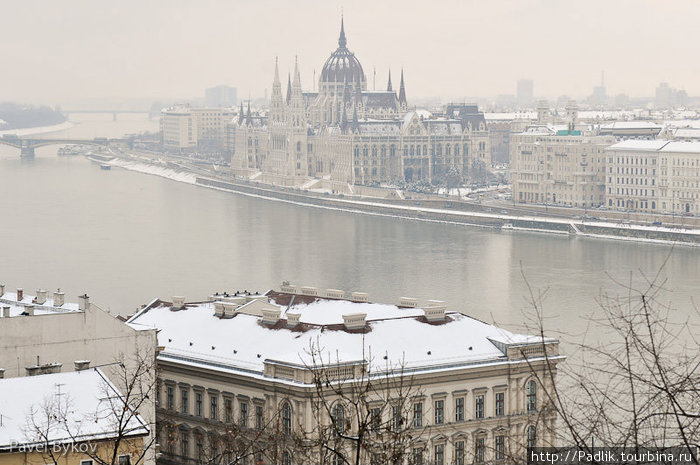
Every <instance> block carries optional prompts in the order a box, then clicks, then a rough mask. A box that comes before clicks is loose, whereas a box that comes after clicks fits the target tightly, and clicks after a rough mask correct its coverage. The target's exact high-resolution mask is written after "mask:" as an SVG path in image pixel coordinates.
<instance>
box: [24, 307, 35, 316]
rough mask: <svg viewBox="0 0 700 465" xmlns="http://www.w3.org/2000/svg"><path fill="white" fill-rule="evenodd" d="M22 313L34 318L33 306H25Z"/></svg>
mask: <svg viewBox="0 0 700 465" xmlns="http://www.w3.org/2000/svg"><path fill="white" fill-rule="evenodd" d="M24 311H25V312H26V313H27V315H29V316H34V305H25V306H24Z"/></svg>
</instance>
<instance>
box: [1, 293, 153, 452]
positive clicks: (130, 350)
mask: <svg viewBox="0 0 700 465" xmlns="http://www.w3.org/2000/svg"><path fill="white" fill-rule="evenodd" d="M155 351H156V336H155V331H149V330H145V331H137V330H135V329H133V328H131V327H129V326H127V325H126V324H124V322H123V321H122V320H120V319H119V318H117V317H116V316H114V315H110V314H109V313H107V312H105V311H104V310H102V309H100V308H99V307H97V306H96V305H95V304H93V303H91V302H90V299H89V297H88V296H87V295H86V294H85V295H82V296H80V297H79V298H78V303H72V302H66V299H65V294H64V293H63V292H62V291H61V290H60V289H59V290H57V291H55V292H53V293H49V292H47V291H46V290H44V289H39V290H38V291H37V292H36V295H29V294H28V293H26V292H24V290H23V289H17V290H16V291H15V292H10V291H8V290H6V289H5V285H0V378H15V377H23V376H36V375H41V374H49V373H62V372H72V371H77V370H80V369H85V368H86V367H90V366H92V367H96V366H104V367H105V368H104V371H105V373H107V374H108V375H109V376H113V377H114V376H118V375H119V373H120V372H119V371H117V372H114V371H112V370H111V368H110V367H112V366H115V364H118V363H123V364H124V366H125V367H126V368H125V369H126V370H127V371H128V372H129V373H132V372H135V371H136V366H137V365H138V364H141V363H142V362H144V361H146V363H148V360H149V359H150V360H151V363H150V366H153V363H152V360H153V357H154V356H155ZM150 376H154V374H153V373H150ZM123 381H124V380H123V379H112V382H113V383H114V384H115V385H117V386H120V387H121V384H122V383H123ZM143 381H144V382H147V381H148V380H147V379H146V378H144V380H143ZM139 412H140V414H141V415H142V417H143V418H144V419H145V420H146V421H147V422H149V424H151V425H153V424H155V404H154V402H153V400H148V401H146V402H145V403H144V404H143V405H142V406H141V408H140V409H139ZM154 430H155V429H154V428H153V429H152V431H154ZM154 462H155V455H154V453H153V450H151V453H149V455H148V456H147V458H146V462H145V463H146V464H152V463H154Z"/></svg>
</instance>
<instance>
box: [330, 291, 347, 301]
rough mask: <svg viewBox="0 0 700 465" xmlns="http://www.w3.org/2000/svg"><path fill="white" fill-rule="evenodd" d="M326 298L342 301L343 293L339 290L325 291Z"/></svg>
mask: <svg viewBox="0 0 700 465" xmlns="http://www.w3.org/2000/svg"><path fill="white" fill-rule="evenodd" d="M326 297H330V298H331V299H344V298H345V291H341V290H339V289H326Z"/></svg>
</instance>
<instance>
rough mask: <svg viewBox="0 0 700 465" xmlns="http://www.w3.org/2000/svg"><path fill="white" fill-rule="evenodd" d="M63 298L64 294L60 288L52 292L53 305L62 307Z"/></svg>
mask: <svg viewBox="0 0 700 465" xmlns="http://www.w3.org/2000/svg"><path fill="white" fill-rule="evenodd" d="M65 298H66V294H65V293H64V292H63V291H62V290H60V289H58V290H57V291H56V292H54V293H53V306H54V307H62V306H63V303H64V301H65Z"/></svg>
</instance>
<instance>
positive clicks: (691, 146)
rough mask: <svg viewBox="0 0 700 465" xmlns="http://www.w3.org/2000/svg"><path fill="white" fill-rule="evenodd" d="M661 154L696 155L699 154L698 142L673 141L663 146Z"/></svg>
mask: <svg viewBox="0 0 700 465" xmlns="http://www.w3.org/2000/svg"><path fill="white" fill-rule="evenodd" d="M660 151H661V152H676V153H697V154H700V142H698V141H688V142H685V141H673V142H669V143H668V144H666V145H664V146H663V148H662V149H661V150H660Z"/></svg>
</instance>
